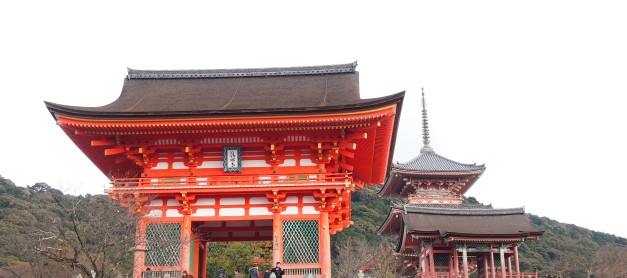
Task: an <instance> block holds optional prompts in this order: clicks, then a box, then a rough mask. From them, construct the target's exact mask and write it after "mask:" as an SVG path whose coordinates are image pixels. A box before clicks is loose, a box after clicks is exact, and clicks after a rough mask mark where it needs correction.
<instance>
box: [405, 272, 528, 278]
mask: <svg viewBox="0 0 627 278" xmlns="http://www.w3.org/2000/svg"><path fill="white" fill-rule="evenodd" d="M495 276H496V277H499V278H538V273H537V272H520V273H518V274H517V273H515V272H508V273H506V274H505V277H503V275H501V272H497V273H496V275H495ZM416 277H417V278H460V277H464V276H463V273H454V272H422V273H418V275H417V276H416ZM488 277H492V273H488Z"/></svg>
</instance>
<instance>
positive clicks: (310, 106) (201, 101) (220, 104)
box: [46, 62, 404, 118]
mask: <svg viewBox="0 0 627 278" xmlns="http://www.w3.org/2000/svg"><path fill="white" fill-rule="evenodd" d="M356 66H357V62H354V63H349V64H339V65H328V66H310V67H281V68H257V69H217V70H135V69H128V74H127V77H126V79H125V80H124V85H123V88H122V92H121V94H120V96H119V97H118V99H116V100H115V101H113V102H112V103H110V104H107V105H104V106H100V107H79V106H70V105H61V104H56V103H51V102H46V106H47V107H48V109H49V110H50V112H51V113H52V114H53V116H55V115H54V114H55V113H61V114H64V115H69V116H80V117H111V118H120V117H123V118H137V117H139V118H142V117H143V118H145V117H150V118H154V117H160V116H161V117H168V118H170V117H194V116H202V117H207V116H209V117H218V116H233V115H241V114H245V115H246V116H251V115H252V114H267V113H273V114H276V113H281V114H284V113H287V114H293V113H299V112H308V113H316V112H319V113H322V112H324V113H328V112H329V111H337V112H341V111H345V110H346V109H351V108H358V109H359V108H363V109H367V108H370V107H372V106H373V105H374V106H376V105H381V104H382V103H383V104H385V103H389V102H396V101H398V99H399V98H402V97H403V95H404V93H403V92H401V93H398V94H394V95H390V96H386V97H381V98H373V99H361V98H360V94H359V73H358V72H357V71H356V70H355V68H356ZM55 118H56V116H55Z"/></svg>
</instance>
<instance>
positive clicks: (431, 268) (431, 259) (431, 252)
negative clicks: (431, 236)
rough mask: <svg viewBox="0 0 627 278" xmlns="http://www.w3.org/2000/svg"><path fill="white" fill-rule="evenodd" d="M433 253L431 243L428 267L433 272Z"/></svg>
mask: <svg viewBox="0 0 627 278" xmlns="http://www.w3.org/2000/svg"><path fill="white" fill-rule="evenodd" d="M434 255H435V254H433V244H431V245H430V246H429V268H430V271H431V272H435V258H434Z"/></svg>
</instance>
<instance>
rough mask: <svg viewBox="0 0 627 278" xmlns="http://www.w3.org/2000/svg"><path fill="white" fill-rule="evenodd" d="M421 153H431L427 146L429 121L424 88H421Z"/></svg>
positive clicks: (431, 150)
mask: <svg viewBox="0 0 627 278" xmlns="http://www.w3.org/2000/svg"><path fill="white" fill-rule="evenodd" d="M420 152H421V153H425V152H433V149H432V148H431V146H430V145H429V121H428V120H427V101H425V88H424V87H423V88H422V149H420Z"/></svg>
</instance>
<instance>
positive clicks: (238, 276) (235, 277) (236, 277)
mask: <svg viewBox="0 0 627 278" xmlns="http://www.w3.org/2000/svg"><path fill="white" fill-rule="evenodd" d="M233 278H244V276H242V274H241V273H239V271H237V270H236V271H235V274H233Z"/></svg>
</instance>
